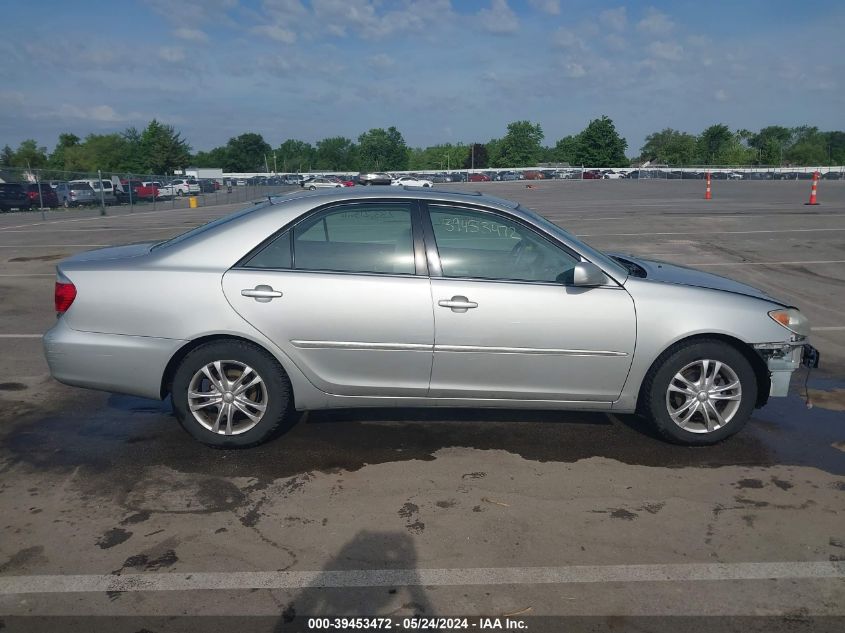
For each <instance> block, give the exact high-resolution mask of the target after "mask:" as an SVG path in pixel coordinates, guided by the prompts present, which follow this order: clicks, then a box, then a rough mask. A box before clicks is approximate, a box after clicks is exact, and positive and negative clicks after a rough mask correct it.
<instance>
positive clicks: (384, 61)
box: [367, 53, 395, 68]
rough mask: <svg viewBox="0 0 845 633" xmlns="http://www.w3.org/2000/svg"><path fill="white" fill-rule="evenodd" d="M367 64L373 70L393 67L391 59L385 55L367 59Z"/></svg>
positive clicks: (379, 54)
mask: <svg viewBox="0 0 845 633" xmlns="http://www.w3.org/2000/svg"><path fill="white" fill-rule="evenodd" d="M367 62H368V63H369V64H370V66H372V67H373V68H390V67H391V66H393V65H394V63H395V62H394V61H393V58H392V57H391V56H390V55H387V54H385V53H378V54H377V55H371V56H370V57H368V58H367Z"/></svg>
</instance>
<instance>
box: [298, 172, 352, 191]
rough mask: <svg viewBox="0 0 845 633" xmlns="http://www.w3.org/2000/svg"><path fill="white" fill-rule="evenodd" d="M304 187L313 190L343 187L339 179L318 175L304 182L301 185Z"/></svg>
mask: <svg viewBox="0 0 845 633" xmlns="http://www.w3.org/2000/svg"><path fill="white" fill-rule="evenodd" d="M302 186H303V187H304V188H305V189H309V190H311V191H314V190H315V189H339V188H341V187H343V183H342V182H340V181H339V180H332V179H331V178H326V177H324V176H318V177H316V178H312V179H311V180H308V181H306V182H305V184H304V185H302Z"/></svg>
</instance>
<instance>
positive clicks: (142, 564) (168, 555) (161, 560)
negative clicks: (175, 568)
mask: <svg viewBox="0 0 845 633" xmlns="http://www.w3.org/2000/svg"><path fill="white" fill-rule="evenodd" d="M178 560H179V557H178V556H176V552H175V551H174V550H172V549H169V550H167V551H165V552H164V553H163V554H161V555H160V556H158V557H156V558H152V559H151V558H150V557H149V556H148V555H147V554H136V555H134V556H130V557H129V558H127V559H126V560H125V561H124V562H123V569H126V568H131V569H141V570H143V571H158V570H159V569H162V568H164V567H170V566H172V565H173V564H175V563H176V562H177V561H178Z"/></svg>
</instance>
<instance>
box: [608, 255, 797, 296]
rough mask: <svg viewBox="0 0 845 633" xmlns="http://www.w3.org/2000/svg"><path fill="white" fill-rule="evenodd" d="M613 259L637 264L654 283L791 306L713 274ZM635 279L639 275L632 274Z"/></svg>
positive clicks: (665, 264) (638, 260)
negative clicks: (716, 291) (737, 295)
mask: <svg viewBox="0 0 845 633" xmlns="http://www.w3.org/2000/svg"><path fill="white" fill-rule="evenodd" d="M611 257H620V258H622V259H627V260H628V261H631V262H633V263H634V264H637V265H638V266H640V267H642V268H643V269H644V270H645V271H646V279H650V280H652V281H659V282H663V283H669V284H678V285H682V286H695V287H698V288H709V289H711V290H723V291H725V292H733V293H735V294H740V295H745V296H748V297H754V298H756V299H763V300H765V301H771V302H772V303H777V304H780V305H782V306H789V305H790V304H789V303H787V302H785V301H783V300H782V299H778V298H776V297H772V296H771V295H769V294H767V293H766V292H764V291H762V290H760V289H759V288H755V287H754V286H749V285H748V284H744V283H741V282H739V281H734V280H733V279H728V278H727V277H722V276H720V275H714V274H713V273H706V272H703V271H701V270H696V269H695V268H688V267H687V266H679V265H678V264H670V263H669V262H664V261H659V260H652V259H643V258H641V257H634V256H633V255H627V254H621V253H614V254H612V255H611ZM632 276H633V277H637V276H638V275H634V274H632Z"/></svg>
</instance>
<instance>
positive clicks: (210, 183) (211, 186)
mask: <svg viewBox="0 0 845 633" xmlns="http://www.w3.org/2000/svg"><path fill="white" fill-rule="evenodd" d="M197 184H198V185H199V188H200V193H214V192H215V191H217V182H216V181H214V180H210V179H208V178H203V179H202V180H200V181H198V182H197Z"/></svg>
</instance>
